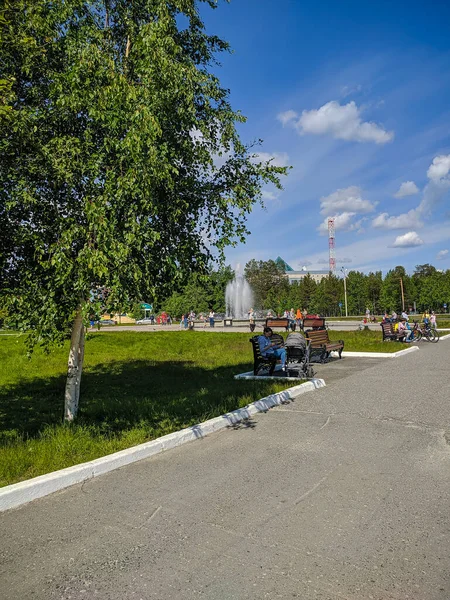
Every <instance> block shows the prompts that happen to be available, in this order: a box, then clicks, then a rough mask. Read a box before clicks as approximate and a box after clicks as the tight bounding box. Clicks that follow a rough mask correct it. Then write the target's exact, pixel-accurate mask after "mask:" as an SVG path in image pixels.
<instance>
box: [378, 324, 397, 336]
mask: <svg viewBox="0 0 450 600" xmlns="http://www.w3.org/2000/svg"><path fill="white" fill-rule="evenodd" d="M380 325H381V328H382V330H383V336H384V337H386V336H389V335H394V328H393V326H392V323H380Z"/></svg>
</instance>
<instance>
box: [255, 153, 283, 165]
mask: <svg viewBox="0 0 450 600" xmlns="http://www.w3.org/2000/svg"><path fill="white" fill-rule="evenodd" d="M251 160H252V162H269V161H270V164H271V165H272V166H274V167H288V166H289V155H288V154H287V153H286V152H273V153H272V154H271V153H269V152H255V154H253V156H252V158H251Z"/></svg>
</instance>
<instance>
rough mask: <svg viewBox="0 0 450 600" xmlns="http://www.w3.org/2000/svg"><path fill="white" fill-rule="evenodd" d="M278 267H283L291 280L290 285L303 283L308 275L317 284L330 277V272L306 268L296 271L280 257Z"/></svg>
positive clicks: (277, 261) (277, 260)
mask: <svg viewBox="0 0 450 600" xmlns="http://www.w3.org/2000/svg"><path fill="white" fill-rule="evenodd" d="M275 262H276V263H277V264H278V265H281V266H282V267H283V268H284V272H285V273H286V275H287V278H288V279H289V283H293V282H294V281H301V280H302V279H304V278H305V277H306V276H307V275H310V276H311V278H312V279H314V281H315V282H316V283H319V282H320V281H322V279H323V278H324V277H328V273H329V271H309V270H308V269H307V268H306V267H303V269H301V270H300V271H294V269H293V268H292V267H291V266H289V265H288V264H287V262H286V261H285V260H283V259H282V258H281V257H280V256H278V258H277V259H276V260H275Z"/></svg>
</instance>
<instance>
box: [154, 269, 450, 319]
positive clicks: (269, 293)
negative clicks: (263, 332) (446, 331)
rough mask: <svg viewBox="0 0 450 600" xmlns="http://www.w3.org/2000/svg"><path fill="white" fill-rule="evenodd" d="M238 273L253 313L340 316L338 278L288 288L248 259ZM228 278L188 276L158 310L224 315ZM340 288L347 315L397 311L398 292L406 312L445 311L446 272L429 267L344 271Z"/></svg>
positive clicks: (448, 294) (227, 273)
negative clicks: (299, 312)
mask: <svg viewBox="0 0 450 600" xmlns="http://www.w3.org/2000/svg"><path fill="white" fill-rule="evenodd" d="M244 274H245V277H246V279H247V280H248V282H249V283H250V285H251V287H252V289H253V293H254V308H255V309H257V310H269V309H270V310H272V311H274V312H277V313H282V312H283V311H284V310H286V309H290V308H294V309H297V308H300V309H306V310H308V312H311V313H320V314H321V315H324V316H339V315H343V314H344V310H345V309H344V307H345V297H344V280H343V277H342V276H340V277H337V276H336V275H333V274H329V276H328V277H324V278H323V279H322V280H321V281H320V282H319V283H317V282H316V281H315V280H314V279H313V278H312V277H311V275H309V274H307V275H306V276H305V277H304V278H303V279H302V280H301V281H299V282H298V283H297V282H294V283H291V284H290V283H289V280H288V278H287V276H286V274H285V273H284V270H283V268H282V266H281V265H279V264H277V263H276V262H275V261H273V260H268V261H262V260H260V261H257V260H254V259H252V260H250V261H249V262H248V263H247V264H246V265H245V269H244ZM233 276H234V273H233V270H232V268H231V267H230V266H227V267H224V268H222V269H218V270H213V269H212V270H211V271H210V273H209V275H204V276H200V275H192V276H191V277H190V279H189V280H188V281H187V283H186V284H185V285H184V286H182V287H180V288H179V289H178V290H177V291H176V292H174V293H173V294H172V295H170V296H168V297H166V298H164V299H161V301H160V302H159V305H158V308H159V309H161V310H165V311H167V312H168V313H169V314H171V315H173V316H179V315H181V314H182V313H184V312H186V311H191V310H193V311H195V312H196V313H200V312H204V313H205V312H207V311H209V310H211V309H212V310H214V311H215V312H225V288H226V285H227V283H228V282H229V281H231V280H232V279H233ZM346 283H347V305H348V314H349V315H363V314H364V313H365V311H366V309H367V308H369V309H370V311H371V313H372V314H382V313H384V311H385V310H387V311H389V312H392V311H393V310H395V311H396V312H399V311H401V310H402V307H403V300H402V287H403V296H404V303H405V308H406V310H414V308H416V310H417V311H423V310H425V309H430V310H435V311H439V312H444V311H445V309H444V305H445V304H447V305H448V306H450V270H447V271H438V270H437V269H436V268H435V267H434V266H432V265H430V264H424V265H417V266H416V268H415V270H414V273H413V274H412V275H408V274H407V273H406V270H405V268H404V267H402V266H397V267H395V268H394V269H392V270H390V271H388V272H387V273H386V274H385V276H384V277H383V276H382V273H381V271H376V272H371V273H368V274H365V273H361V272H360V271H349V272H348V273H347V281H346Z"/></svg>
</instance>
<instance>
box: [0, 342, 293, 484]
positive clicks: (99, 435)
mask: <svg viewBox="0 0 450 600" xmlns="http://www.w3.org/2000/svg"><path fill="white" fill-rule="evenodd" d="M248 340H249V335H248V334H239V333H236V334H233V333H227V334H220V333H217V334H214V333H209V332H208V334H206V333H204V332H191V331H182V332H158V333H141V332H139V333H137V332H128V331H124V332H121V333H116V334H113V333H101V332H100V333H93V334H89V336H88V341H87V343H86V353H85V366H84V371H83V377H82V382H81V400H80V413H79V418H78V420H77V422H76V424H73V425H70V426H68V425H65V426H64V425H63V424H62V417H63V396H64V385H65V374H66V371H67V366H66V365H67V352H68V348H67V347H64V348H60V349H57V350H55V351H54V352H52V353H51V354H49V355H44V354H43V353H42V352H41V351H36V352H35V353H34V355H33V356H32V358H31V361H29V360H28V359H27V358H26V356H25V350H24V346H23V342H22V340H21V339H20V338H17V337H1V338H0V364H1V365H2V369H1V372H0V485H6V484H9V483H14V482H17V481H21V480H24V479H29V478H30V477H35V476H37V475H41V474H44V473H48V472H50V471H54V470H57V469H61V468H64V467H68V466H71V465H74V464H77V463H81V462H85V461H87V460H92V459H94V458H98V457H100V456H104V455H106V454H110V453H112V452H115V451H117V450H122V449H124V448H128V447H130V446H133V445H136V444H139V443H142V442H144V441H147V440H151V439H154V438H157V437H159V436H161V435H165V434H167V433H171V432H173V431H177V430H179V429H182V428H183V427H188V426H190V425H194V424H196V423H198V422H201V421H204V420H206V419H208V418H211V417H214V416H218V415H221V414H223V413H225V412H227V411H230V410H234V409H236V408H239V407H242V406H245V405H246V404H248V403H249V402H253V401H254V400H257V399H259V398H261V397H263V396H266V395H268V394H271V393H273V392H276V391H280V390H282V389H285V388H286V387H290V386H292V382H291V383H289V384H280V383H274V382H267V381H266V382H264V381H236V380H234V379H233V375H235V374H237V373H242V372H243V371H247V370H250V369H251V368H252V365H253V356H252V352H251V346H250V344H249V341H248Z"/></svg>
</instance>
